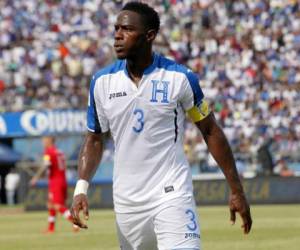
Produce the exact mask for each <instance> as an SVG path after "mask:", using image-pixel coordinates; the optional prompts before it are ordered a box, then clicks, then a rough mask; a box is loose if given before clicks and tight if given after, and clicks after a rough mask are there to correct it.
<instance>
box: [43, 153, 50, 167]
mask: <svg viewBox="0 0 300 250" xmlns="http://www.w3.org/2000/svg"><path fill="white" fill-rule="evenodd" d="M43 162H44V164H45V165H50V155H44V156H43Z"/></svg>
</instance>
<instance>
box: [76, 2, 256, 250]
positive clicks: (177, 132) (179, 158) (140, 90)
mask: <svg viewBox="0 0 300 250" xmlns="http://www.w3.org/2000/svg"><path fill="white" fill-rule="evenodd" d="M159 26H160V20H159V16H158V14H157V12H156V11H155V10H153V9H152V8H151V7H149V6H148V5H146V4H144V3H140V2H130V3H127V4H126V5H125V6H124V7H123V9H122V10H121V12H120V13H119V15H118V17H117V21H116V23H115V44H114V48H115V51H116V55H117V57H118V59H119V60H117V61H116V62H115V63H113V64H112V65H110V66H107V67H105V68H104V69H102V70H100V71H99V72H97V73H96V74H95V75H94V76H93V77H92V80H91V85H90V93H89V102H88V111H87V127H88V132H87V135H86V138H85V141H84V143H83V145H82V148H81V152H80V155H79V166H78V174H79V180H78V181H77V184H76V187H75V191H74V197H73V204H72V207H71V213H72V216H73V222H74V223H75V224H76V225H78V226H79V227H81V228H87V225H86V223H85V222H84V221H83V220H82V219H81V218H80V212H81V211H83V214H84V217H85V219H88V201H87V196H86V194H87V189H88V185H89V181H90V179H91V177H92V176H93V174H94V172H95V170H96V167H97V166H98V164H99V162H100V160H101V157H102V152H103V135H102V133H105V132H107V131H108V130H110V132H111V134H112V137H113V139H114V143H115V160H114V174H113V198H114V209H115V213H116V222H117V231H118V237H119V242H120V247H121V249H123V250H124V249H125V250H131V249H134V250H152V249H168V250H171V249H185V250H187V249H189V250H192V249H200V237H201V236H200V229H199V221H198V216H197V211H196V206H195V201H194V198H193V189H192V176H191V172H190V167H189V165H188V163H187V160H186V158H185V155H184V150H183V123H184V118H185V113H188V115H189V116H190V117H191V119H193V121H194V122H195V124H196V126H197V127H198V128H199V129H200V131H201V132H202V134H203V137H204V139H205V141H206V143H207V145H208V148H209V151H210V152H211V153H212V155H213V156H214V158H215V159H216V161H217V162H218V164H219V166H220V167H221V168H222V170H223V172H224V174H225V176H226V179H227V182H228V184H229V186H230V188H231V195H230V200H229V204H230V214H231V216H230V218H231V221H232V222H233V223H234V222H235V216H236V212H238V213H239V214H240V215H241V218H242V220H243V225H242V226H243V230H244V233H246V234H247V233H249V231H250V229H251V224H252V220H251V214H250V209H249V205H248V203H247V200H246V197H245V194H244V191H243V187H242V185H241V182H240V180H239V177H238V174H237V170H236V166H235V162H234V158H233V155H232V151H231V149H230V146H229V144H228V142H227V139H226V137H225V135H224V133H223V132H222V130H221V128H220V127H219V126H218V124H217V123H216V120H215V118H214V115H213V113H212V112H211V111H210V110H209V107H208V103H207V101H206V100H205V98H204V95H203V93H202V90H201V88H200V85H199V81H198V79H197V77H196V75H195V74H194V73H192V72H191V70H189V69H188V68H186V67H184V66H182V65H178V64H177V63H175V62H174V61H172V60H168V59H166V58H165V57H163V56H161V55H158V54H156V53H153V52H152V43H153V41H154V39H155V37H156V35H157V33H158V31H159ZM100 223H101V222H100Z"/></svg>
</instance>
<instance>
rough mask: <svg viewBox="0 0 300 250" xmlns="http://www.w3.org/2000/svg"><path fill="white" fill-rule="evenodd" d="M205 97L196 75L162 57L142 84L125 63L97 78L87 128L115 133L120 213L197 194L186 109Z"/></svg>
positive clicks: (119, 62)
mask: <svg viewBox="0 0 300 250" xmlns="http://www.w3.org/2000/svg"><path fill="white" fill-rule="evenodd" d="M202 99H203V93H202V90H201V88H200V86H199V81H198V78H197V77H196V75H195V74H194V73H192V72H191V71H190V70H189V69H187V68H186V67H184V66H182V65H179V64H177V63H175V62H174V61H171V60H169V59H166V58H165V57H163V56H161V55H158V54H154V56H153V63H152V65H150V66H149V67H148V68H147V69H146V70H145V71H144V74H143V77H142V79H141V81H140V82H139V84H138V86H136V84H135V83H134V82H133V81H132V80H131V79H130V78H129V76H128V72H127V68H126V60H117V61H116V62H115V63H114V64H112V65H110V66H108V67H106V68H104V69H103V70H100V71H99V72H97V73H96V74H95V75H94V76H93V78H92V81H91V85H90V96H89V106H88V115H87V118H88V122H87V127H88V130H89V131H91V132H94V133H101V132H106V131H108V130H110V131H111V134H112V137H113V140H114V143H115V158H114V173H113V198H114V205H115V211H116V212H118V213H129V212H136V211H142V210H145V209H151V208H152V207H154V206H156V205H159V204H160V203H163V202H165V201H166V200H169V199H173V198H175V197H179V196H192V195H193V189H192V177H191V172H190V167H189V164H188V162H187V160H186V157H185V155H184V150H183V134H184V128H183V124H184V119H185V111H187V110H189V109H191V108H192V107H193V106H196V105H199V104H200V103H201V102H202Z"/></svg>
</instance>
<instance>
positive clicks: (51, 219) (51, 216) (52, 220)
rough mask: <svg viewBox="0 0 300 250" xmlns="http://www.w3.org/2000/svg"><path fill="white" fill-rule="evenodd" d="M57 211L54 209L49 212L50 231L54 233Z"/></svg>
mask: <svg viewBox="0 0 300 250" xmlns="http://www.w3.org/2000/svg"><path fill="white" fill-rule="evenodd" d="M55 217H56V211H55V209H53V208H50V209H49V210H48V231H54V226H55Z"/></svg>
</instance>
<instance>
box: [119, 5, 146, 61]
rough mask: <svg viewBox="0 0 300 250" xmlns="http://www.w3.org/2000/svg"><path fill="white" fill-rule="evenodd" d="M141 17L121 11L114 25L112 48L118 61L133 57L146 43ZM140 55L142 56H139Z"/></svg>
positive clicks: (130, 12)
mask: <svg viewBox="0 0 300 250" xmlns="http://www.w3.org/2000/svg"><path fill="white" fill-rule="evenodd" d="M145 33H146V32H145V28H144V26H143V24H142V19H141V16H140V15H139V14H138V13H136V12H133V11H127V10H124V11H121V12H120V14H119V16H118V17H117V21H116V24H115V43H114V48H115V51H116V54H117V57H118V58H119V59H125V58H130V57H135V56H136V55H138V54H139V52H141V51H142V50H143V47H144V46H145V43H146V42H147V41H146V34H145ZM141 55H142V54H141Z"/></svg>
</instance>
